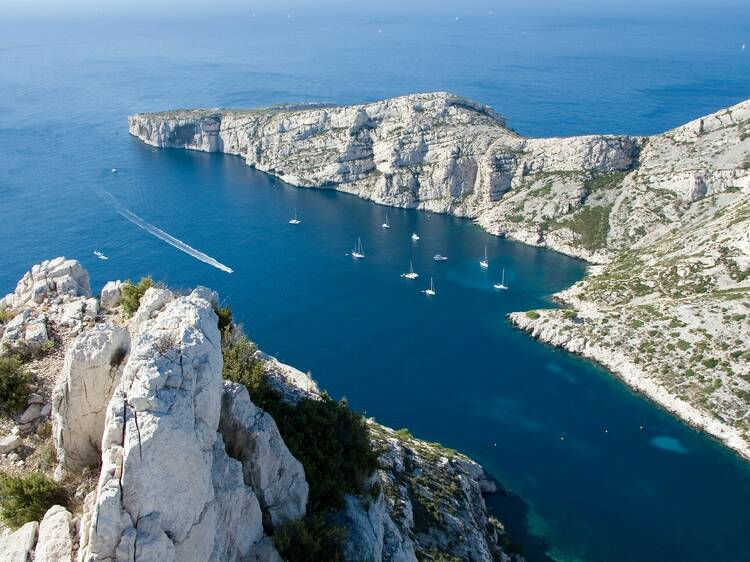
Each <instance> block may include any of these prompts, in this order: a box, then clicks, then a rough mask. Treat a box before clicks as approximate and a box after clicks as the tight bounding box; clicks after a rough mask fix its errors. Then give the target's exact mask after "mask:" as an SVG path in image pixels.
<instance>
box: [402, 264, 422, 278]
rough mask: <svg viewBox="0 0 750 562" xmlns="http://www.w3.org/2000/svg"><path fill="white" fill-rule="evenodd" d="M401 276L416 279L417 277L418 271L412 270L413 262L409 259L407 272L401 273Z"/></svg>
mask: <svg viewBox="0 0 750 562" xmlns="http://www.w3.org/2000/svg"><path fill="white" fill-rule="evenodd" d="M401 277H403V278H405V279H416V278H417V277H419V273H417V272H415V271H414V264H413V263H412V262H411V261H410V262H409V273H402V274H401Z"/></svg>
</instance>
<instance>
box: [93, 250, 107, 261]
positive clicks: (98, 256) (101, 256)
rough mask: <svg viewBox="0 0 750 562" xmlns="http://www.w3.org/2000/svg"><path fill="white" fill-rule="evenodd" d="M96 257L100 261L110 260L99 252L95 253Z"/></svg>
mask: <svg viewBox="0 0 750 562" xmlns="http://www.w3.org/2000/svg"><path fill="white" fill-rule="evenodd" d="M94 255H95V256H96V257H97V258H99V259H100V260H108V259H109V258H108V257H107V256H105V255H104V254H103V253H101V252H100V251H99V250H96V251H94Z"/></svg>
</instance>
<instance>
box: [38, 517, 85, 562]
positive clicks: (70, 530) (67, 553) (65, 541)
mask: <svg viewBox="0 0 750 562" xmlns="http://www.w3.org/2000/svg"><path fill="white" fill-rule="evenodd" d="M74 536H75V527H74V525H73V516H72V515H71V514H70V512H69V511H68V510H67V509H65V508H64V507H62V506H60V505H53V506H52V507H50V508H49V509H48V510H47V513H45V514H44V519H42V522H41V524H40V525H39V539H38V540H37V543H36V549H35V550H34V562H72V560H73V537H74Z"/></svg>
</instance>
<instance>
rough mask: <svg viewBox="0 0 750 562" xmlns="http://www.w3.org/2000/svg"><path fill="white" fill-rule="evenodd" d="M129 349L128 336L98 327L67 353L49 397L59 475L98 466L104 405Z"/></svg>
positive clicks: (78, 339) (108, 327)
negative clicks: (50, 399)
mask: <svg viewBox="0 0 750 562" xmlns="http://www.w3.org/2000/svg"><path fill="white" fill-rule="evenodd" d="M129 349H130V335H129V334H128V332H127V330H125V329H123V328H120V327H117V326H113V325H110V324H103V323H101V324H97V325H96V326H94V327H93V328H90V329H88V330H86V331H85V332H83V333H82V334H80V335H79V336H77V337H76V338H75V340H73V342H72V343H71V344H70V346H69V347H68V349H67V352H66V354H65V363H64V365H63V370H62V373H61V374H60V377H59V378H58V382H57V385H56V387H55V389H54V391H53V394H52V415H53V436H54V439H55V446H56V448H57V452H58V460H59V462H60V466H61V468H62V469H64V470H79V469H82V468H84V467H86V466H96V465H98V463H99V461H100V459H101V441H102V435H103V433H104V420H105V415H106V412H107V404H109V400H110V398H111V397H112V394H113V393H114V391H115V388H117V385H118V384H119V382H120V377H121V375H122V366H123V365H124V359H125V356H126V355H127V353H128V351H129Z"/></svg>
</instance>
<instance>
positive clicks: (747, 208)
mask: <svg viewBox="0 0 750 562" xmlns="http://www.w3.org/2000/svg"><path fill="white" fill-rule="evenodd" d="M129 130H130V133H131V134H132V135H134V136H136V137H138V138H140V139H141V140H142V141H144V142H145V143H147V144H150V145H152V146H157V147H162V148H182V149H191V150H201V151H207V152H223V153H226V154H233V155H237V156H240V157H242V158H244V160H245V162H246V163H247V164H248V165H250V166H253V167H255V168H257V169H259V170H263V171H266V172H268V173H271V174H273V175H275V176H278V177H279V178H281V179H283V180H284V181H286V182H288V183H290V184H294V185H297V186H301V187H314V188H330V189H337V190H340V191H344V192H347V193H351V194H354V195H357V196H359V197H363V198H365V199H369V200H372V201H375V202H377V203H380V204H385V205H392V206H398V207H409V208H418V209H423V210H426V211H432V212H438V213H449V214H453V215H456V216H461V217H466V218H469V219H473V220H474V221H476V222H477V223H478V224H479V225H480V226H481V227H482V228H484V229H485V230H487V231H488V232H490V233H492V234H495V235H499V236H506V237H508V238H512V239H515V240H519V241H521V242H524V243H527V244H533V245H537V246H544V247H548V248H551V249H554V250H557V251H560V252H563V253H566V254H569V255H572V256H577V257H581V258H583V259H586V260H588V261H589V262H591V263H592V264H595V265H594V266H593V267H592V268H591V270H590V275H589V276H588V277H587V278H586V279H584V280H583V281H581V282H580V283H577V284H576V285H575V286H573V287H571V288H570V289H568V290H566V291H563V292H562V293H561V294H559V295H556V298H557V299H558V300H559V301H560V302H561V303H563V304H564V306H565V307H566V309H564V310H557V309H555V310H537V311H527V312H519V313H514V314H511V315H510V320H511V322H513V324H514V325H516V326H518V327H520V328H522V329H525V330H527V331H528V332H530V333H531V334H533V335H534V336H535V337H537V338H539V339H541V340H543V341H545V342H548V343H550V344H552V345H556V346H560V347H563V348H566V349H568V350H570V351H572V352H574V353H579V354H581V355H583V356H585V357H588V358H591V359H594V360H596V361H598V362H600V363H602V364H604V365H605V366H606V367H608V368H609V369H610V370H612V371H613V372H614V373H615V374H617V375H618V376H620V377H621V378H622V379H623V380H624V381H626V382H627V383H628V384H630V385H631V386H632V387H633V388H635V389H637V390H639V391H641V392H643V393H644V394H646V395H648V396H649V397H650V398H652V399H653V400H654V401H656V402H657V403H659V404H660V405H662V406H664V407H665V408H667V409H669V410H670V411H672V412H674V413H676V414H677V415H679V416H681V417H682V418H683V419H684V420H686V421H687V422H688V423H691V424H693V425H695V426H697V427H700V428H702V429H703V430H705V431H707V432H708V433H710V434H712V435H714V436H716V437H717V438H719V439H721V440H722V441H723V442H724V443H726V444H727V445H728V446H730V447H732V448H733V449H734V450H736V451H738V452H739V453H740V454H742V455H744V456H745V457H750V417H748V411H749V406H750V305H749V304H748V303H749V302H750V298H749V297H750V101H745V102H742V103H740V104H737V105H735V106H733V107H730V108H727V109H724V110H721V111H718V112H716V113H713V114H711V115H707V116H705V117H703V118H700V119H696V120H695V121H692V122H690V123H688V124H686V125H683V126H681V127H678V128H676V129H673V130H671V131H667V132H665V133H662V134H659V135H654V136H640V137H639V136H624V135H590V136H581V137H571V138H546V139H537V138H524V137H522V136H521V135H519V134H517V133H516V132H515V131H513V130H512V129H510V128H509V127H508V126H507V125H506V121H505V119H504V118H503V117H501V116H500V115H498V114H497V113H496V112H495V111H494V110H493V109H491V108H490V107H488V106H485V105H482V104H480V103H477V102H473V101H470V100H467V99H464V98H461V97H458V96H455V95H452V94H447V93H429V94H416V95H409V96H403V97H399V98H394V99H389V100H384V101H380V102H375V103H370V104H361V105H353V106H314V107H308V106H302V107H295V106H278V107H271V108H263V109H251V110H238V109H213V110H177V111H168V112H162V113H143V114H138V115H133V116H131V117H130V118H129Z"/></svg>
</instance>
